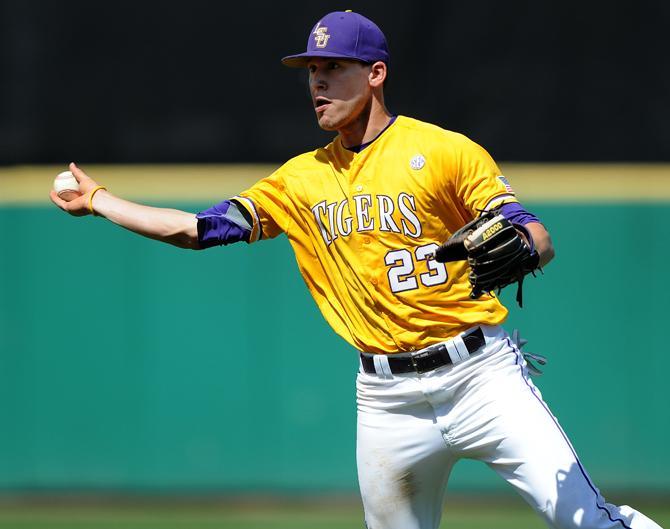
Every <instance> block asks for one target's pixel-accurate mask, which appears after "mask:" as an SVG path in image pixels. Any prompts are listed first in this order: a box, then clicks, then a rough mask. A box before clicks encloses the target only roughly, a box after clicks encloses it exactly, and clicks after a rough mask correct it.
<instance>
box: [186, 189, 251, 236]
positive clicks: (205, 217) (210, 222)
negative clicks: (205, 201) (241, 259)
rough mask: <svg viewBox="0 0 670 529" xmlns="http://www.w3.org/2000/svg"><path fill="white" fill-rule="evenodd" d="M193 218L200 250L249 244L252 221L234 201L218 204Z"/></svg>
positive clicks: (245, 211) (244, 210)
mask: <svg viewBox="0 0 670 529" xmlns="http://www.w3.org/2000/svg"><path fill="white" fill-rule="evenodd" d="M195 217H196V219H198V243H199V245H200V248H211V247H212V246H221V245H226V244H232V243H235V242H240V241H245V242H249V237H250V236H251V229H252V226H253V221H252V219H251V215H249V212H247V210H246V209H245V208H243V207H241V206H240V205H239V204H238V203H237V202H236V201H235V200H224V201H223V202H219V203H218V204H216V205H214V206H212V207H211V208H209V209H206V210H204V211H201V212H200V213H198V214H197V215H196V216H195Z"/></svg>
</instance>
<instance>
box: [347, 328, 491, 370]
mask: <svg viewBox="0 0 670 529" xmlns="http://www.w3.org/2000/svg"><path fill="white" fill-rule="evenodd" d="M462 339H463V343H464V344H465V348H466V349H467V350H468V353H470V354H473V353H475V352H477V351H478V350H479V349H481V348H482V347H483V346H484V344H485V343H486V340H484V333H483V332H482V329H481V327H477V328H476V329H475V330H474V331H472V332H471V333H468V334H466V335H465V336H463V337H462ZM360 356H361V364H362V365H363V371H365V372H366V373H376V372H377V371H376V369H375V362H374V357H375V355H370V354H363V353H361V355H360ZM386 358H388V362H389V367H390V368H391V373H394V374H395V373H411V372H412V371H414V372H416V373H427V372H428V371H432V370H433V369H437V368H438V367H442V366H446V365H448V364H452V363H453V362H452V360H451V357H450V356H449V352H448V351H447V346H446V345H445V344H443V343H441V344H437V345H433V346H431V347H427V348H426V349H424V350H422V351H419V352H417V353H412V354H411V355H409V356H405V355H403V356H396V355H393V354H388V355H386Z"/></svg>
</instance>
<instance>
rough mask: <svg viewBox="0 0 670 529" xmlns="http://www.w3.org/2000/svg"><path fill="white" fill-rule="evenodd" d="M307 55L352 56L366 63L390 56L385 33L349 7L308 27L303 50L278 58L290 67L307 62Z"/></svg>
mask: <svg viewBox="0 0 670 529" xmlns="http://www.w3.org/2000/svg"><path fill="white" fill-rule="evenodd" d="M311 57H331V58H336V59H355V60H357V61H362V62H366V63H372V62H376V61H383V62H385V63H386V64H388V63H389V60H390V56H389V50H388V45H387V44H386V37H384V34H383V33H382V30H381V29H379V26H377V24H375V23H374V22H373V21H372V20H370V19H368V18H365V17H364V16H363V15H359V14H358V13H354V12H353V11H335V12H333V13H328V14H327V15H326V16H325V17H323V18H322V19H321V20H319V21H318V22H317V23H316V25H315V26H314V27H313V28H312V32H311V33H310V35H309V37H308V39H307V51H306V52H305V53H298V54H297V55H289V56H288V57H284V58H283V59H282V60H281V62H282V63H283V64H285V65H286V66H290V67H292V68H302V67H305V66H307V62H308V61H309V59H310V58H311Z"/></svg>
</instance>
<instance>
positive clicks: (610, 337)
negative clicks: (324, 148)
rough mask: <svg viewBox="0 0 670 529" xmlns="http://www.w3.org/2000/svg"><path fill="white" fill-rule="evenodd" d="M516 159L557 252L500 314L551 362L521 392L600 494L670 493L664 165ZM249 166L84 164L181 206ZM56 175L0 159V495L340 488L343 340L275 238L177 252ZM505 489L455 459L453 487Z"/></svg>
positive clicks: (218, 189)
mask: <svg viewBox="0 0 670 529" xmlns="http://www.w3.org/2000/svg"><path fill="white" fill-rule="evenodd" d="M533 167H534V168H533ZM533 167H529V166H515V165H509V168H510V169H509V170H508V169H507V166H505V167H504V168H505V172H506V174H507V175H508V176H509V178H510V179H511V180H512V183H513V184H514V183H515V176H514V174H513V173H518V174H519V175H520V178H519V182H523V185H521V186H520V188H523V189H524V190H527V196H526V197H524V192H523V191H521V190H520V191H519V193H520V194H521V198H522V200H523V201H524V202H525V203H526V205H527V206H528V207H529V209H531V210H533V211H534V212H535V213H537V214H538V215H539V216H540V217H541V218H542V219H543V220H544V222H545V224H546V225H547V226H548V227H549V229H550V231H551V233H552V235H553V238H554V242H555V246H556V249H557V257H556V259H555V262H553V263H552V264H551V266H549V267H548V268H547V270H546V274H545V275H544V276H542V277H539V278H537V279H532V278H531V279H529V280H528V281H527V282H526V284H525V289H524V297H525V308H524V309H523V310H520V309H518V308H512V310H511V316H510V319H509V324H508V327H509V328H510V329H511V328H513V327H519V328H520V329H521V330H522V334H524V335H525V336H526V337H527V338H528V339H529V340H530V343H529V346H528V349H529V350H531V351H534V352H538V353H542V354H545V355H546V356H548V357H549V358H550V363H549V365H548V366H547V369H546V373H545V375H543V376H542V377H541V378H539V379H537V383H538V385H539V387H540V388H541V390H542V393H543V395H544V397H545V400H546V401H547V402H548V403H549V404H550V406H551V407H552V409H553V411H554V413H555V415H556V416H557V417H558V418H559V419H560V421H561V423H562V425H563V427H564V429H565V430H566V431H567V432H568V434H569V435H570V437H571V439H572V441H573V443H574V445H575V448H576V449H577V451H578V452H579V454H580V455H581V458H582V461H583V463H584V465H585V466H586V468H587V469H588V470H589V471H590V473H591V475H592V477H593V478H594V480H595V481H596V482H597V483H598V484H599V485H600V487H601V488H603V489H604V490H605V491H608V490H624V489H625V490H631V489H632V490H635V491H639V492H646V491H652V492H656V493H663V494H664V493H670V454H668V451H667V447H668V439H669V438H670V411H669V406H670V398H669V397H668V386H669V384H670V350H669V347H668V342H667V341H666V339H667V337H668V326H669V324H668V315H669V309H668V305H669V302H668V292H667V288H666V278H667V277H668V272H669V267H668V263H670V244H668V239H669V237H668V229H667V218H669V217H670V192H668V189H669V186H670V171H669V170H668V167H667V166H655V167H651V168H650V167H649V166H645V167H642V168H640V169H639V170H638V171H635V170H633V169H631V168H628V169H626V168H624V169H621V168H618V169H616V171H619V172H618V173H617V172H616V171H615V170H614V169H613V170H612V171H610V172H608V171H607V168H606V167H605V168H603V167H588V166H561V167H558V168H557V167H554V166H546V167H544V168H543V167H539V166H533ZM252 169H253V170H252ZM265 169H266V168H258V169H257V168H243V167H242V168H240V167H237V168H231V169H230V171H228V170H227V168H225V167H209V168H205V169H202V171H203V174H201V175H200V176H197V175H196V176H193V177H192V178H191V177H190V176H189V175H193V174H194V172H197V171H196V170H195V169H193V170H189V169H188V168H179V167H171V168H165V169H164V170H162V169H161V168H155V167H154V168H148V167H147V168H143V167H137V168H122V169H119V168H96V171H99V172H101V173H103V174H104V173H106V174H108V175H112V174H117V173H118V174H117V177H116V179H117V181H118V183H119V187H120V188H123V186H124V185H125V186H128V188H127V189H129V190H132V189H133V188H134V187H137V188H142V189H144V193H142V192H137V191H136V192H135V195H136V196H135V195H133V197H134V198H142V196H141V195H144V196H146V197H147V199H148V200H151V201H154V202H156V203H162V204H167V203H169V204H170V205H172V206H176V207H180V208H186V209H188V210H192V211H196V210H199V209H203V208H204V207H206V206H208V205H209V204H210V203H212V202H215V201H218V200H220V199H222V198H225V196H227V193H228V192H231V193H232V192H236V191H239V190H240V189H243V187H244V186H245V185H246V184H247V183H248V178H250V177H248V176H247V175H246V172H247V171H249V172H250V173H254V174H255V175H256V176H257V177H258V176H263V175H264V174H266V172H265ZM628 170H630V171H631V172H630V173H627V172H626V171H628ZM645 171H647V173H645ZM131 173H132V174H134V175H135V176H129V175H130V174H131ZM205 173H206V174H205ZM615 173H616V175H618V176H612V179H611V180H610V179H609V177H608V175H609V174H612V175H614V174H615ZM54 174H55V171H54V170H52V168H10V169H6V170H4V173H3V171H0V204H1V207H0V229H1V231H2V235H3V239H4V241H3V242H4V244H3V246H2V250H0V424H1V425H2V431H0V489H2V490H4V491H30V490H43V489H46V490H51V489H56V490H68V489H100V490H121V491H189V492H200V491H252V492H253V491H275V490H281V491H297V492H302V491H350V490H351V491H353V490H355V489H356V472H355V460H354V445H355V402H354V377H355V372H356V369H357V356H356V352H355V351H354V350H353V349H352V348H351V347H349V346H348V345H347V344H346V343H345V342H344V341H342V340H341V339H339V338H338V337H337V336H336V335H335V334H334V333H333V332H332V331H331V330H330V329H329V328H328V327H327V325H326V323H325V321H324V320H323V319H322V317H321V315H320V314H319V312H318V310H317V308H316V306H315V305H314V303H313V302H312V300H311V298H310V297H309V295H308V292H307V289H306V288H305V286H304V284H303V282H302V279H301V278H300V276H299V273H298V271H297V267H296V266H295V261H294V258H293V255H292V251H291V248H290V246H289V244H288V242H287V241H286V239H285V238H284V237H280V238H278V239H276V240H272V241H265V242H263V243H259V244H255V245H245V244H241V245H236V246H231V247H227V248H215V249H211V250H209V251H206V252H191V251H186V250H179V249H175V248H172V247H168V246H165V245H162V244H160V243H157V242H154V241H147V240H143V239H141V238H139V237H136V236H134V235H133V234H130V233H129V232H126V231H124V230H122V229H119V228H117V227H115V226H113V225H111V224H110V223H108V222H107V221H105V220H103V219H100V218H90V217H87V218H83V219H76V218H72V217H69V216H67V215H64V214H62V213H61V212H60V211H59V210H57V209H56V208H54V207H52V206H50V204H49V203H48V202H47V201H45V200H44V194H45V192H46V190H48V187H49V182H50V180H51V178H52V177H53V175H54ZM97 174H99V173H97ZM122 174H123V175H125V176H119V175H122ZM180 174H182V175H183V176H181V177H180ZM533 174H534V175H535V176H533ZM547 174H548V175H550V176H546V175H547ZM162 175H165V176H164V179H165V180H161V179H162V178H163V176H162ZM521 175H526V176H523V177H521ZM593 175H597V177H594V176H593ZM627 175H628V176H627ZM639 175H643V177H640V176H639ZM645 175H646V176H645ZM665 177H667V178H665ZM189 178H191V179H190V180H189ZM152 179H153V180H152ZM570 179H572V180H570ZM110 180H111V181H114V178H112V177H111V176H109V179H108V180H107V181H106V183H109V181H110ZM566 180H567V181H572V182H573V183H574V185H577V186H579V188H580V189H582V190H584V191H583V193H582V194H579V195H574V194H573V195H570V193H571V192H572V190H571V189H572V188H568V187H566V186H565V181H566ZM133 182H137V186H133V185H132V184H133ZM161 182H162V183H161ZM165 182H168V184H166V183H165ZM184 182H190V183H191V185H188V186H185V187H187V188H188V191H184V192H183V193H182V194H181V196H180V194H179V192H178V190H175V186H178V187H179V186H182V187H183V186H184ZM613 182H614V183H613ZM650 182H651V183H650ZM619 185H621V186H623V189H619V188H617V189H610V187H616V186H619ZM193 187H196V188H197V189H196V191H194V190H193ZM161 188H165V189H168V191H166V193H165V194H163V195H161V193H160V189H161ZM209 189H215V191H212V196H209V195H208V190H209ZM561 189H564V190H563V191H561ZM197 190H199V191H197ZM599 190H601V191H602V192H599ZM130 194H131V195H132V193H130ZM503 297H504V298H505V299H506V300H508V301H509V302H510V303H509V306H510V307H513V292H507V293H505V294H504V295H503ZM506 487H507V486H506V485H505V484H504V483H502V482H501V481H500V480H499V479H498V478H497V477H496V476H495V475H494V474H493V473H492V472H491V471H489V470H488V469H487V468H486V467H485V466H484V465H481V464H478V463H472V462H463V463H461V464H459V465H457V467H456V470H455V472H454V475H453V480H452V482H451V484H450V488H451V490H461V491H466V490H471V489H478V490H479V489H489V490H503V489H505V488H506Z"/></svg>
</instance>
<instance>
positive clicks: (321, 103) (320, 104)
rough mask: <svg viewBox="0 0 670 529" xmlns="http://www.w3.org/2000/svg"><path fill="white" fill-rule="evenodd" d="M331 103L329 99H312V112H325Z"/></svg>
mask: <svg viewBox="0 0 670 529" xmlns="http://www.w3.org/2000/svg"><path fill="white" fill-rule="evenodd" d="M331 103H332V101H331V100H330V99H327V98H325V97H321V96H319V97H317V98H315V99H314V110H316V112H317V113H318V112H323V111H324V110H326V107H327V106H328V105H330V104H331Z"/></svg>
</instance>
